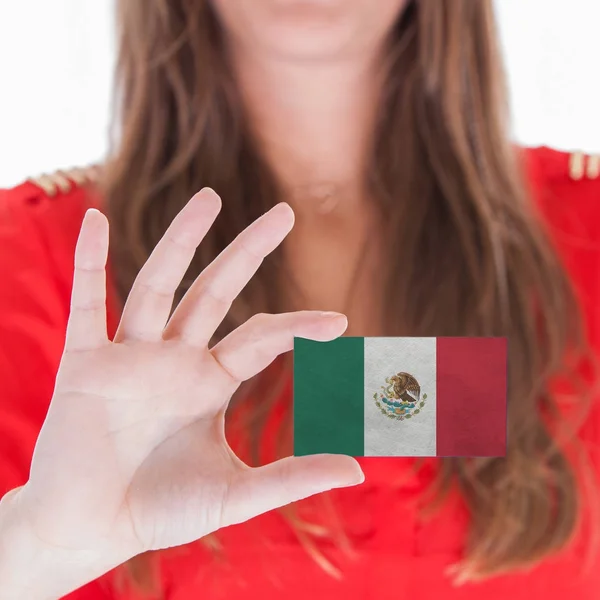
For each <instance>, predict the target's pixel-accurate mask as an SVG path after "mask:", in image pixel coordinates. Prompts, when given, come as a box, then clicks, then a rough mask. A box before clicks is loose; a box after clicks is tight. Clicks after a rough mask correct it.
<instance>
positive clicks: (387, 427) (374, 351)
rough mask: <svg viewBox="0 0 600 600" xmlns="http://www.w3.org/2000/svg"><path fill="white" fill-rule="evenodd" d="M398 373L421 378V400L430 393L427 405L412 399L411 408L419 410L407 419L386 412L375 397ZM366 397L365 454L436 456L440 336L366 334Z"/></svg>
mask: <svg viewBox="0 0 600 600" xmlns="http://www.w3.org/2000/svg"><path fill="white" fill-rule="evenodd" d="M398 373H408V374H410V375H412V376H413V377H414V378H415V379H416V380H417V381H418V383H419V385H420V388H421V400H420V401H423V395H425V394H426V395H427V398H426V399H425V400H424V401H425V406H424V407H422V408H421V407H420V406H419V403H412V404H414V405H415V408H414V409H411V411H412V410H416V409H418V410H419V413H418V414H416V415H412V416H411V418H409V419H404V420H397V419H392V418H390V417H388V416H387V415H385V414H383V413H382V412H381V409H380V408H378V407H377V404H376V401H375V398H374V397H373V396H374V394H378V396H380V394H382V393H383V390H382V388H386V387H388V384H386V378H387V377H392V376H393V375H396V374H398ZM364 398H365V409H364V410H365V456H435V455H436V439H435V438H436V338H431V337H430V338H406V337H405V338H402V337H398V338H385V337H381V338H365V391H364ZM379 401H380V404H382V403H381V400H379ZM392 401H395V399H393V398H392ZM382 405H383V406H385V403H383V404H382Z"/></svg>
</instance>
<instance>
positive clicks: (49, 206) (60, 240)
mask: <svg viewBox="0 0 600 600" xmlns="http://www.w3.org/2000/svg"><path fill="white" fill-rule="evenodd" d="M523 157H524V164H525V168H526V170H527V174H528V177H529V181H530V182H531V188H532V191H533V197H534V198H535V199H536V201H537V203H538V205H539V207H540V209H541V210H540V214H541V215H542V217H541V218H543V219H544V221H545V222H546V223H547V225H548V227H549V230H550V232H551V234H552V236H553V239H554V240H555V242H556V245H557V247H558V249H559V251H560V253H561V255H562V256H563V258H564V261H565V264H566V266H567V269H568V271H569V273H570V274H571V277H572V280H573V282H574V284H575V286H576V289H577V292H578V294H579V297H580V301H581V304H582V307H583V310H584V314H585V319H586V326H587V330H588V334H589V339H590V340H591V343H592V345H593V347H594V349H595V350H596V351H597V354H599V355H600V308H599V306H600V173H599V169H598V167H599V166H600V161H598V160H596V159H595V158H594V157H588V156H583V155H569V154H565V153H561V152H557V151H554V150H551V149H549V148H536V149H529V150H525V151H524V153H523ZM79 175H80V173H72V174H70V177H71V180H69V179H68V177H69V174H67V179H64V177H63V176H60V175H57V176H53V177H50V178H46V179H45V180H41V181H38V182H37V183H36V182H31V181H30V182H27V183H24V184H22V185H20V186H18V187H17V188H15V189H12V190H5V191H0V282H1V283H0V496H2V495H3V494H4V493H5V492H7V491H8V490H10V489H12V488H14V487H17V486H19V485H22V484H23V483H25V481H26V480H27V477H28V472H29V464H30V461H31V456H32V452H33V448H34V444H35V440H36V437H37V434H38V431H39V429H40V427H41V424H42V422H43V419H44V416H45V414H46V410H47V408H48V403H49V400H50V398H51V396H52V391H53V384H54V376H55V373H56V371H57V367H58V363H59V360H60V357H61V354H62V348H63V342H64V335H65V329H66V323H67V317H68V311H69V301H70V286H71V278H72V270H73V269H72V265H73V252H74V247H75V242H76V239H77V235H78V232H79V226H80V223H81V220H82V217H83V215H84V211H85V209H86V207H87V206H89V205H90V204H93V203H95V200H94V196H93V194H92V193H90V191H89V189H88V188H86V186H85V185H79V186H78V185H76V184H75V181H73V180H78V177H79ZM225 200H226V199H225ZM109 275H110V272H109ZM109 280H110V279H109ZM116 322H117V314H116V311H115V310H114V309H111V310H109V326H110V328H111V330H112V331H114V330H115V328H116ZM290 393H291V391H290V386H288V387H287V389H286V390H285V391H284V393H283V396H282V400H281V403H280V404H281V405H283V404H285V402H287V401H289V396H290ZM274 418H277V414H275V415H274ZM580 437H581V439H582V440H583V441H584V444H585V447H586V448H587V450H588V451H589V454H590V455H592V460H593V461H594V465H595V467H596V472H597V473H598V472H600V450H599V446H600V407H598V406H596V407H594V410H593V411H592V413H591V415H590V418H589V419H588V421H587V423H586V424H585V425H584V427H583V428H582V429H581V431H580ZM265 443H268V440H265ZM360 462H361V465H362V467H363V469H364V472H365V475H366V482H365V483H364V484H363V485H360V486H358V487H355V488H349V489H345V490H336V491H334V492H331V493H330V494H329V496H330V498H331V500H332V503H333V506H334V509H335V512H334V513H328V512H326V511H325V509H324V508H323V507H321V508H320V509H316V508H315V509H314V510H315V511H316V514H315V515H314V517H315V519H316V520H317V521H320V522H321V523H325V524H329V525H331V523H332V522H333V521H334V519H335V518H336V517H335V516H333V515H337V518H339V521H340V523H341V524H342V525H343V528H344V531H345V532H346V534H347V536H348V538H349V541H350V543H351V546H352V548H353V551H352V552H350V553H348V552H347V551H346V550H345V549H344V548H343V547H340V546H339V544H336V543H334V542H332V541H331V540H330V539H328V538H323V539H321V540H319V545H318V547H319V549H320V551H321V552H322V553H323V555H324V556H325V557H326V558H327V559H328V560H329V561H330V562H331V563H332V564H333V565H335V566H336V568H337V569H338V570H339V574H338V575H337V576H336V575H335V574H332V573H328V572H327V570H326V569H323V568H322V566H320V565H319V564H318V563H317V562H316V561H315V560H314V559H313V558H312V557H311V556H310V555H309V554H308V553H307V552H306V550H305V549H304V548H303V547H302V546H301V545H300V544H299V542H298V541H297V537H296V536H295V534H294V532H293V531H292V530H291V528H290V527H289V526H288V525H287V523H286V521H285V520H284V519H283V518H282V516H281V515H280V513H279V512H276V511H275V512H272V513H268V514H266V515H263V516H260V517H257V518H255V519H253V520H251V521H250V522H248V523H244V524H241V525H236V526H232V527H228V528H225V529H223V530H221V531H220V532H219V534H218V535H219V540H220V543H221V546H222V548H223V550H222V552H221V553H216V554H215V553H214V551H210V550H208V549H207V548H206V547H204V546H202V545H200V544H191V545H189V546H187V547H185V548H179V549H174V550H170V551H168V552H165V553H163V554H162V555H161V557H160V563H159V567H160V574H161V581H162V586H163V589H164V595H165V598H168V599H170V600H191V599H192V598H194V599H196V598H198V599H202V600H213V599H217V598H219V599H221V598H223V599H233V598H240V599H241V598H257V599H260V600H270V599H275V598H277V599H278V598H281V597H283V596H285V597H286V598H288V599H289V600H293V599H295V598H298V599H300V598H311V597H312V598H344V599H345V600H351V599H359V598H360V599H366V598H378V599H385V598H410V599H411V600H418V599H422V598H453V599H462V600H470V599H475V598H477V599H479V598H486V600H495V599H502V600H505V599H506V598H510V599H511V600H519V599H520V598H527V599H528V600H529V599H537V598H544V599H546V600H553V599H557V600H558V599H561V600H564V598H573V599H575V598H576V599H590V600H591V599H594V600H596V599H597V598H598V597H599V595H600V553H599V554H598V555H597V556H595V557H594V556H593V555H591V554H590V557H589V560H588V555H587V551H588V550H589V546H587V545H586V541H587V538H588V537H589V536H588V532H589V527H586V526H584V527H582V528H581V533H580V535H579V536H578V538H577V539H576V541H575V542H574V543H572V544H571V545H570V546H569V547H568V548H567V549H566V550H564V551H563V552H561V553H560V555H557V556H555V557H553V558H552V559H549V560H546V561H545V562H544V563H543V564H541V565H539V566H538V567H536V568H534V569H533V570H530V571H529V572H519V573H511V574H508V575H502V576H499V577H495V578H492V579H489V580H487V581H484V582H482V583H469V584H464V585H462V586H460V587H457V586H454V585H453V583H452V580H451V578H450V577H449V576H448V574H447V569H448V567H449V566H450V565H452V564H453V563H455V562H457V561H458V560H459V559H460V558H461V554H462V551H463V547H464V539H465V532H466V529H467V527H468V521H469V518H468V514H467V511H466V509H465V507H464V505H463V503H462V501H461V498H460V497H459V495H458V494H453V495H452V496H451V498H450V499H449V500H448V502H446V504H445V505H444V507H443V509H442V510H441V511H440V512H439V513H438V514H436V515H435V516H434V517H433V518H431V519H429V520H425V519H423V518H422V517H421V516H420V509H421V508H422V506H423V505H424V498H423V490H424V489H425V487H426V486H427V485H428V482H430V481H431V478H432V476H433V474H434V473H435V469H436V467H437V464H438V463H437V462H436V459H428V460H427V461H426V462H425V467H424V468H423V469H421V470H419V471H418V472H416V473H415V472H413V470H412V469H411V466H412V465H413V463H414V459H395V458H392V459H386V458H363V459H360ZM315 506H317V505H315ZM318 506H321V505H318ZM307 510H311V509H310V508H309V509H307ZM588 525H589V522H588ZM112 575H113V574H107V575H106V576H105V577H102V578H101V579H99V580H97V581H95V582H92V583H90V584H89V585H86V586H84V587H83V588H81V589H80V590H78V591H77V592H74V593H73V594H72V595H70V596H69V598H72V599H73V600H100V599H109V598H110V599H115V598H121V599H125V598H127V599H129V598H133V596H132V595H128V594H127V593H125V592H118V591H117V588H116V587H115V585H114V583H113V579H114V578H113V577H112ZM0 586H1V583H0Z"/></svg>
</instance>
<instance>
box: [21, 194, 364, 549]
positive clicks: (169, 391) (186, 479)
mask: <svg viewBox="0 0 600 600" xmlns="http://www.w3.org/2000/svg"><path fill="white" fill-rule="evenodd" d="M198 196H199V198H196V197H195V198H196V199H195V201H191V202H190V203H189V204H188V205H187V206H186V208H184V210H183V211H182V213H180V215H179V216H178V217H177V218H176V219H175V221H174V222H173V224H172V225H171V226H170V228H169V230H168V231H167V233H166V234H165V237H164V238H163V240H161V242H159V244H158V245H157V247H156V249H155V251H154V252H153V254H152V256H151V257H150V258H149V260H148V262H147V264H146V265H145V266H144V268H143V269H142V270H141V271H140V274H139V276H138V279H137V280H136V283H135V284H134V287H133V289H132V291H131V293H130V296H129V298H128V300H127V303H126V306H125V309H124V311H123V317H122V320H121V324H120V326H119V330H118V331H117V334H116V336H115V339H114V341H113V342H110V341H108V339H107V338H106V322H105V318H106V314H105V295H104V294H105V292H104V263H105V262H106V255H107V248H108V241H107V240H108V235H107V227H106V223H105V220H104V218H103V217H102V216H101V215H100V213H97V212H96V213H94V212H89V213H88V215H87V216H86V221H87V224H86V221H84V225H83V227H82V232H81V235H80V239H79V242H78V247H77V251H76V270H75V279H74V285H73V299H72V307H71V315H70V319H69V325H68V330H67V340H66V346H65V353H64V355H63V359H62V361H61V365H60V368H59V372H58V375H57V380H56V388H55V394H54V397H53V398H52V402H51V405H50V409H49V412H48V416H47V419H46V421H45V423H44V425H43V427H42V431H41V433H40V436H39V439H38V442H37V445H36V450H35V453H34V459H33V462H32V468H31V475H30V480H29V482H28V484H27V485H26V486H25V488H24V492H25V493H24V494H23V500H22V503H23V505H24V506H25V507H26V512H27V515H28V519H29V521H30V522H31V525H32V528H33V530H34V531H35V533H36V535H37V536H38V537H39V538H40V539H42V540H43V541H45V542H46V543H47V544H50V545H51V546H54V547H61V548H63V549H69V550H76V551H86V550H87V549H89V548H90V547H92V546H96V547H98V546H106V547H108V548H110V549H111V550H110V551H111V552H115V551H116V552H118V556H119V559H120V560H126V559H127V558H128V557H130V556H134V555H135V554H138V553H140V552H143V551H146V550H151V549H159V548H165V547H169V546H174V545H179V544H184V543H188V542H190V541H193V540H195V539H198V538H200V537H202V536H203V535H206V534H208V533H211V532H213V531H215V530H217V529H218V528H220V527H222V526H225V525H228V524H232V523H238V522H241V521H244V520H247V519H249V518H251V517H252V516H255V515H257V514H260V513H262V512H265V511H267V510H270V509H273V508H276V507H278V506H281V505H283V504H286V503H288V502H292V501H294V500H298V499H301V498H303V497H306V496H308V495H311V494H314V493H318V492H320V491H324V490H326V489H330V488H332V487H337V486H342V485H352V484H354V483H358V482H359V481H361V480H362V473H360V470H359V469H358V468H357V465H356V463H355V461H354V460H353V459H350V458H349V457H343V456H316V457H299V458H288V459H284V460H282V461H277V462H276V463H272V464H271V465H267V466H264V467H260V468H258V469H251V468H249V467H248V466H246V465H245V464H244V463H243V462H242V461H240V460H239V459H238V458H237V457H236V456H235V455H234V453H233V452H232V451H231V449H230V448H229V446H228V444H227V441H226V439H225V435H224V413H225V410H226V407H227V403H228V401H229V399H230V397H231V395H232V394H233V392H234V391H235V390H236V388H237V387H238V385H239V384H240V382H241V381H243V380H245V379H248V378H249V377H252V376H253V375H255V374H256V373H258V372H260V371H261V370H262V369H264V368H265V367H266V366H267V365H268V364H269V363H270V362H271V361H272V360H273V359H274V358H275V357H276V356H277V355H278V354H280V353H282V352H285V351H287V350H290V349H291V346H292V344H293V337H294V335H301V336H303V337H309V338H312V339H320V340H327V339H333V338H334V337H337V336H338V335H340V334H341V333H342V332H343V329H344V328H345V318H344V317H342V316H340V315H331V314H322V313H315V312H299V313H288V314H282V315H257V316H256V317H254V318H252V319H250V320H249V321H247V322H246V323H245V324H243V325H241V326H240V327H239V328H238V329H237V330H235V331H234V332H232V333H231V334H229V335H228V336H227V337H226V338H225V339H223V340H221V341H220V342H219V343H218V344H217V345H216V346H214V347H213V348H211V349H209V348H208V340H209V339H210V337H211V335H212V332H213V331H214V329H215V327H216V326H217V325H218V323H219V322H220V321H221V320H222V318H223V317H224V316H225V314H226V312H227V310H228V308H229V306H230V304H231V301H232V300H233V298H235V296H236V295H237V293H239V291H240V289H241V288H242V287H243V285H245V283H246V282H247V280H248V279H249V278H250V277H251V276H252V274H253V273H254V272H255V271H256V269H257V268H258V266H259V265H260V263H261V261H262V259H263V257H264V256H265V254H267V253H268V252H270V251H271V250H272V249H273V248H274V247H275V246H277V245H278V244H279V243H280V242H281V240H282V239H283V237H284V236H285V235H286V233H287V232H288V231H289V228H290V227H291V221H290V214H291V211H289V208H287V209H286V208H285V207H283V209H282V208H281V207H276V208H275V209H273V210H272V211H271V212H270V213H267V215H265V216H264V217H263V218H262V219H259V221H257V222H255V223H254V224H253V225H252V226H251V227H250V228H248V229H247V230H246V231H245V232H243V233H242V234H240V236H239V237H238V238H237V239H236V240H235V241H234V242H233V243H232V245H231V246H230V247H228V248H227V249H226V250H225V251H224V252H223V253H222V254H221V255H220V256H219V257H218V258H217V259H216V261H215V262H214V263H213V264H212V265H210V266H209V267H208V268H207V269H206V270H205V272H203V273H202V274H201V275H200V276H199V277H198V279H197V280H196V282H195V283H194V285H193V286H192V288H191V289H190V290H189V292H188V293H187V294H186V296H185V297H184V299H183V300H182V302H181V303H180V305H179V306H178V307H177V310H176V311H175V313H174V314H173V316H172V317H171V318H168V317H169V313H170V309H171V304H172V298H173V294H174V293H175V289H176V287H177V283H178V281H179V279H180V278H181V277H182V276H183V274H184V273H185V271H186V269H187V266H188V265H189V262H190V261H191V258H192V256H193V252H194V250H195V246H196V245H197V243H198V241H199V239H201V238H202V236H203V235H204V233H205V232H206V230H207V229H208V227H210V224H211V223H212V219H214V217H215V216H216V213H217V212H218V206H217V203H216V201H215V198H216V199H217V200H218V197H216V195H214V193H210V192H205V193H204V194H202V193H201V194H199V195H198ZM202 200H203V201H202ZM211 203H212V204H211ZM213 213H214V214H213ZM190 239H194V242H195V243H194V244H191V243H190ZM167 259H168V260H169V261H170V262H169V264H168V270H167V268H166V267H167V265H165V261H166V260H167ZM117 549H118V550H117Z"/></svg>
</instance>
